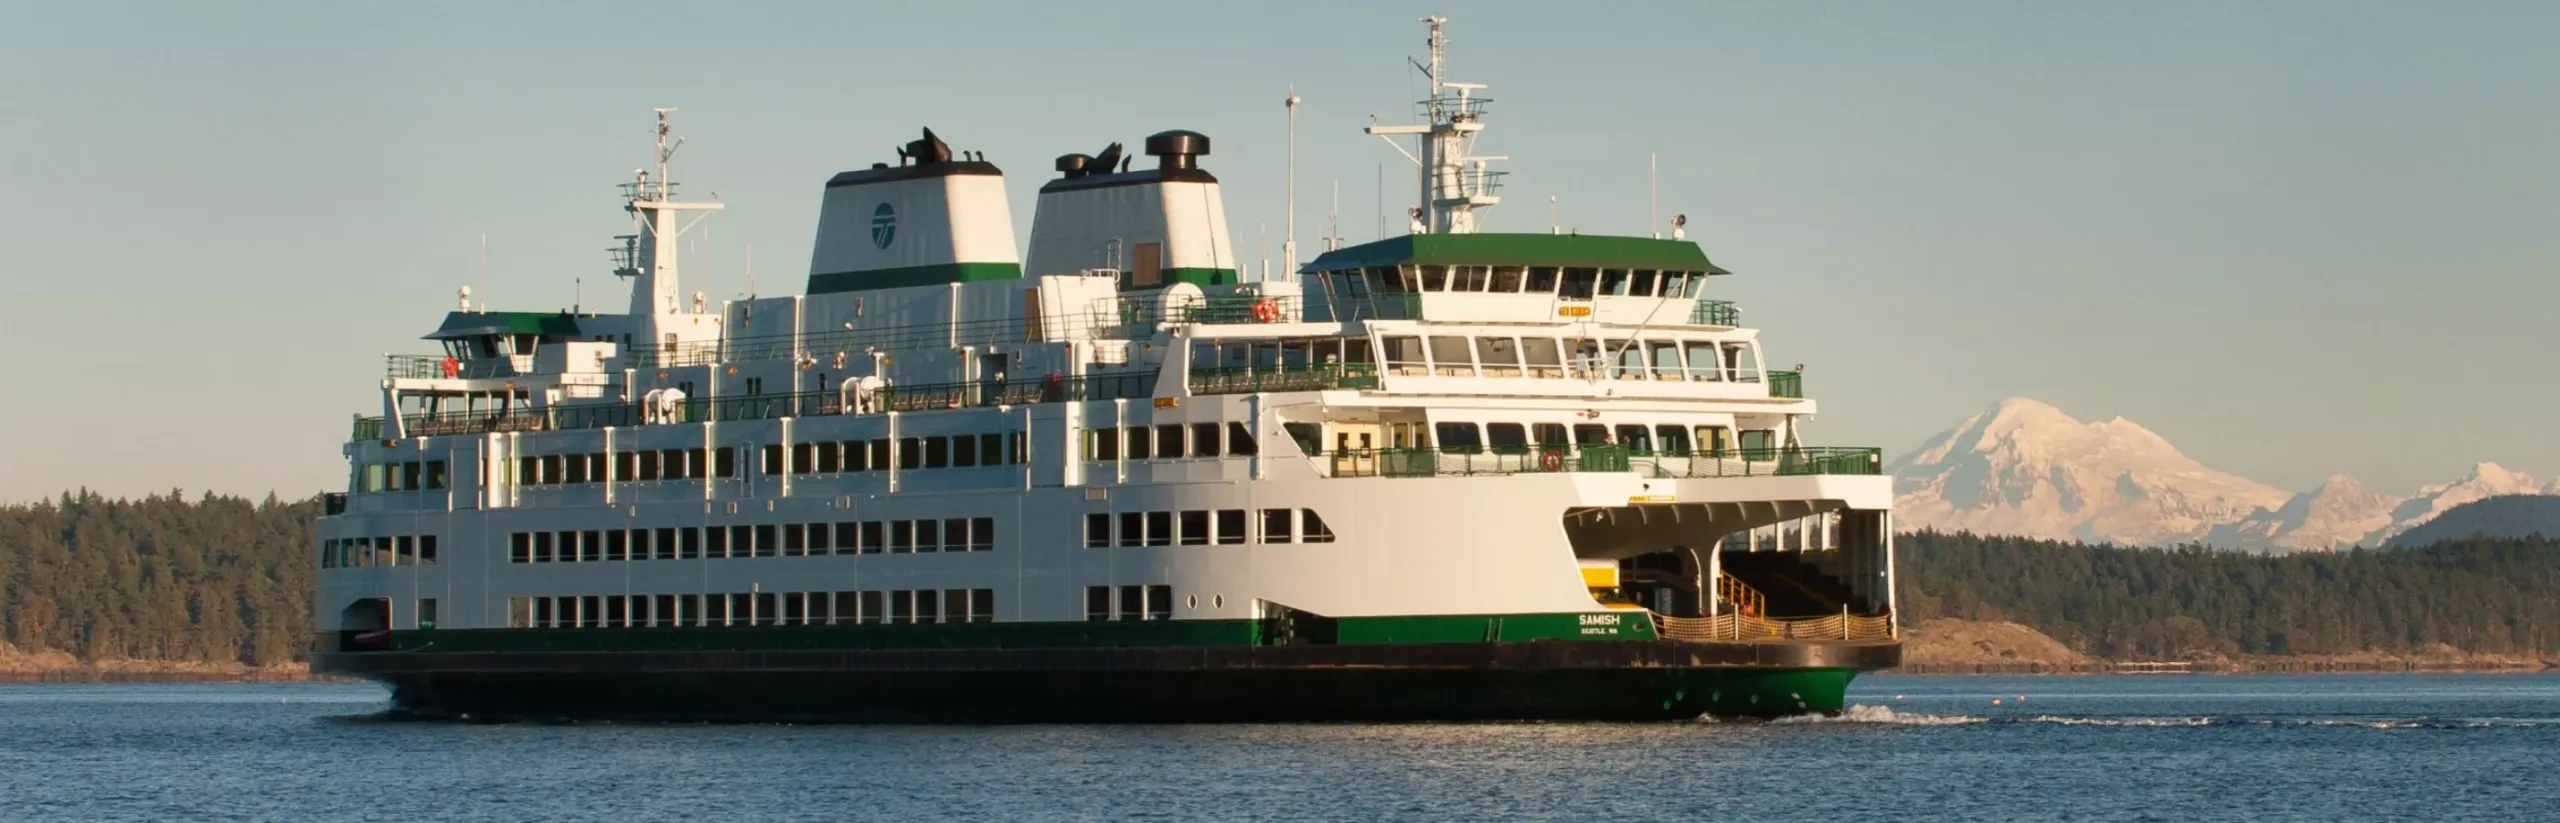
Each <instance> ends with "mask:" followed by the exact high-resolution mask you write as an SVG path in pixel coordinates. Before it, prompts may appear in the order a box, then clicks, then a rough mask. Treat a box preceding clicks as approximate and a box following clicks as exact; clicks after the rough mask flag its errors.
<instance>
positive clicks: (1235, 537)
mask: <svg viewBox="0 0 2560 823" xmlns="http://www.w3.org/2000/svg"><path fill="white" fill-rule="evenodd" d="M1248 539H1251V537H1250V535H1247V534H1245V528H1244V510H1243V509H1219V510H1218V545H1221V546H1234V545H1240V544H1242V543H1244V542H1245V541H1246V540H1248Z"/></svg>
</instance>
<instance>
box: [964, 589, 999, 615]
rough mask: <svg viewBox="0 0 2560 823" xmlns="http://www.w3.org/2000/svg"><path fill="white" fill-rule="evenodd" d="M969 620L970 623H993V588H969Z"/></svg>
mask: <svg viewBox="0 0 2560 823" xmlns="http://www.w3.org/2000/svg"><path fill="white" fill-rule="evenodd" d="M969 622H971V623H993V622H996V590H994V589H970V590H969Z"/></svg>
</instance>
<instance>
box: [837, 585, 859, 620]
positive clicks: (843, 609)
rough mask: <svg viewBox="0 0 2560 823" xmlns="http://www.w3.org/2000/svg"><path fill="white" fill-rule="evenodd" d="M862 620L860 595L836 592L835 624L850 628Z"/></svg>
mask: <svg viewBox="0 0 2560 823" xmlns="http://www.w3.org/2000/svg"><path fill="white" fill-rule="evenodd" d="M861 620H862V593H861V592H836V613H835V624H836V625H838V626H850V625H853V624H855V623H859V622H861Z"/></svg>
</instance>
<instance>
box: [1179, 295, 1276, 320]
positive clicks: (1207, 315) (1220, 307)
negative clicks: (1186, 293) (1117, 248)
mask: <svg viewBox="0 0 2560 823" xmlns="http://www.w3.org/2000/svg"><path fill="white" fill-rule="evenodd" d="M1264 304H1269V305H1270V308H1267V309H1266V308H1263V305H1264ZM1265 313H1268V316H1267V317H1266V314H1265ZM1305 317H1306V311H1305V307H1304V306H1302V305H1300V303H1299V298H1298V297H1297V296H1295V295H1280V296H1277V297H1265V296H1262V295H1258V294H1212V295H1207V296H1206V298H1205V299H1204V300H1202V302H1200V303H1197V304H1193V305H1187V306H1176V307H1174V310H1173V322H1176V323H1239V324H1241V323H1295V322H1298V321H1299V320H1302V319H1304V318H1305Z"/></svg>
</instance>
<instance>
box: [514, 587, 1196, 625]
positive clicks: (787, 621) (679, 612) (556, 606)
mask: <svg viewBox="0 0 2560 823" xmlns="http://www.w3.org/2000/svg"><path fill="white" fill-rule="evenodd" d="M1168 607H1170V603H1168ZM995 619H996V590H994V589H894V590H887V591H848V592H736V593H731V594H630V595H623V594H604V595H595V594H590V595H567V596H562V597H510V598H507V626H508V627H509V628H517V629H598V628H676V627H688V626H691V627H700V626H852V625H866V626H868V625H911V624H921V623H992V622H995Z"/></svg>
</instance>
